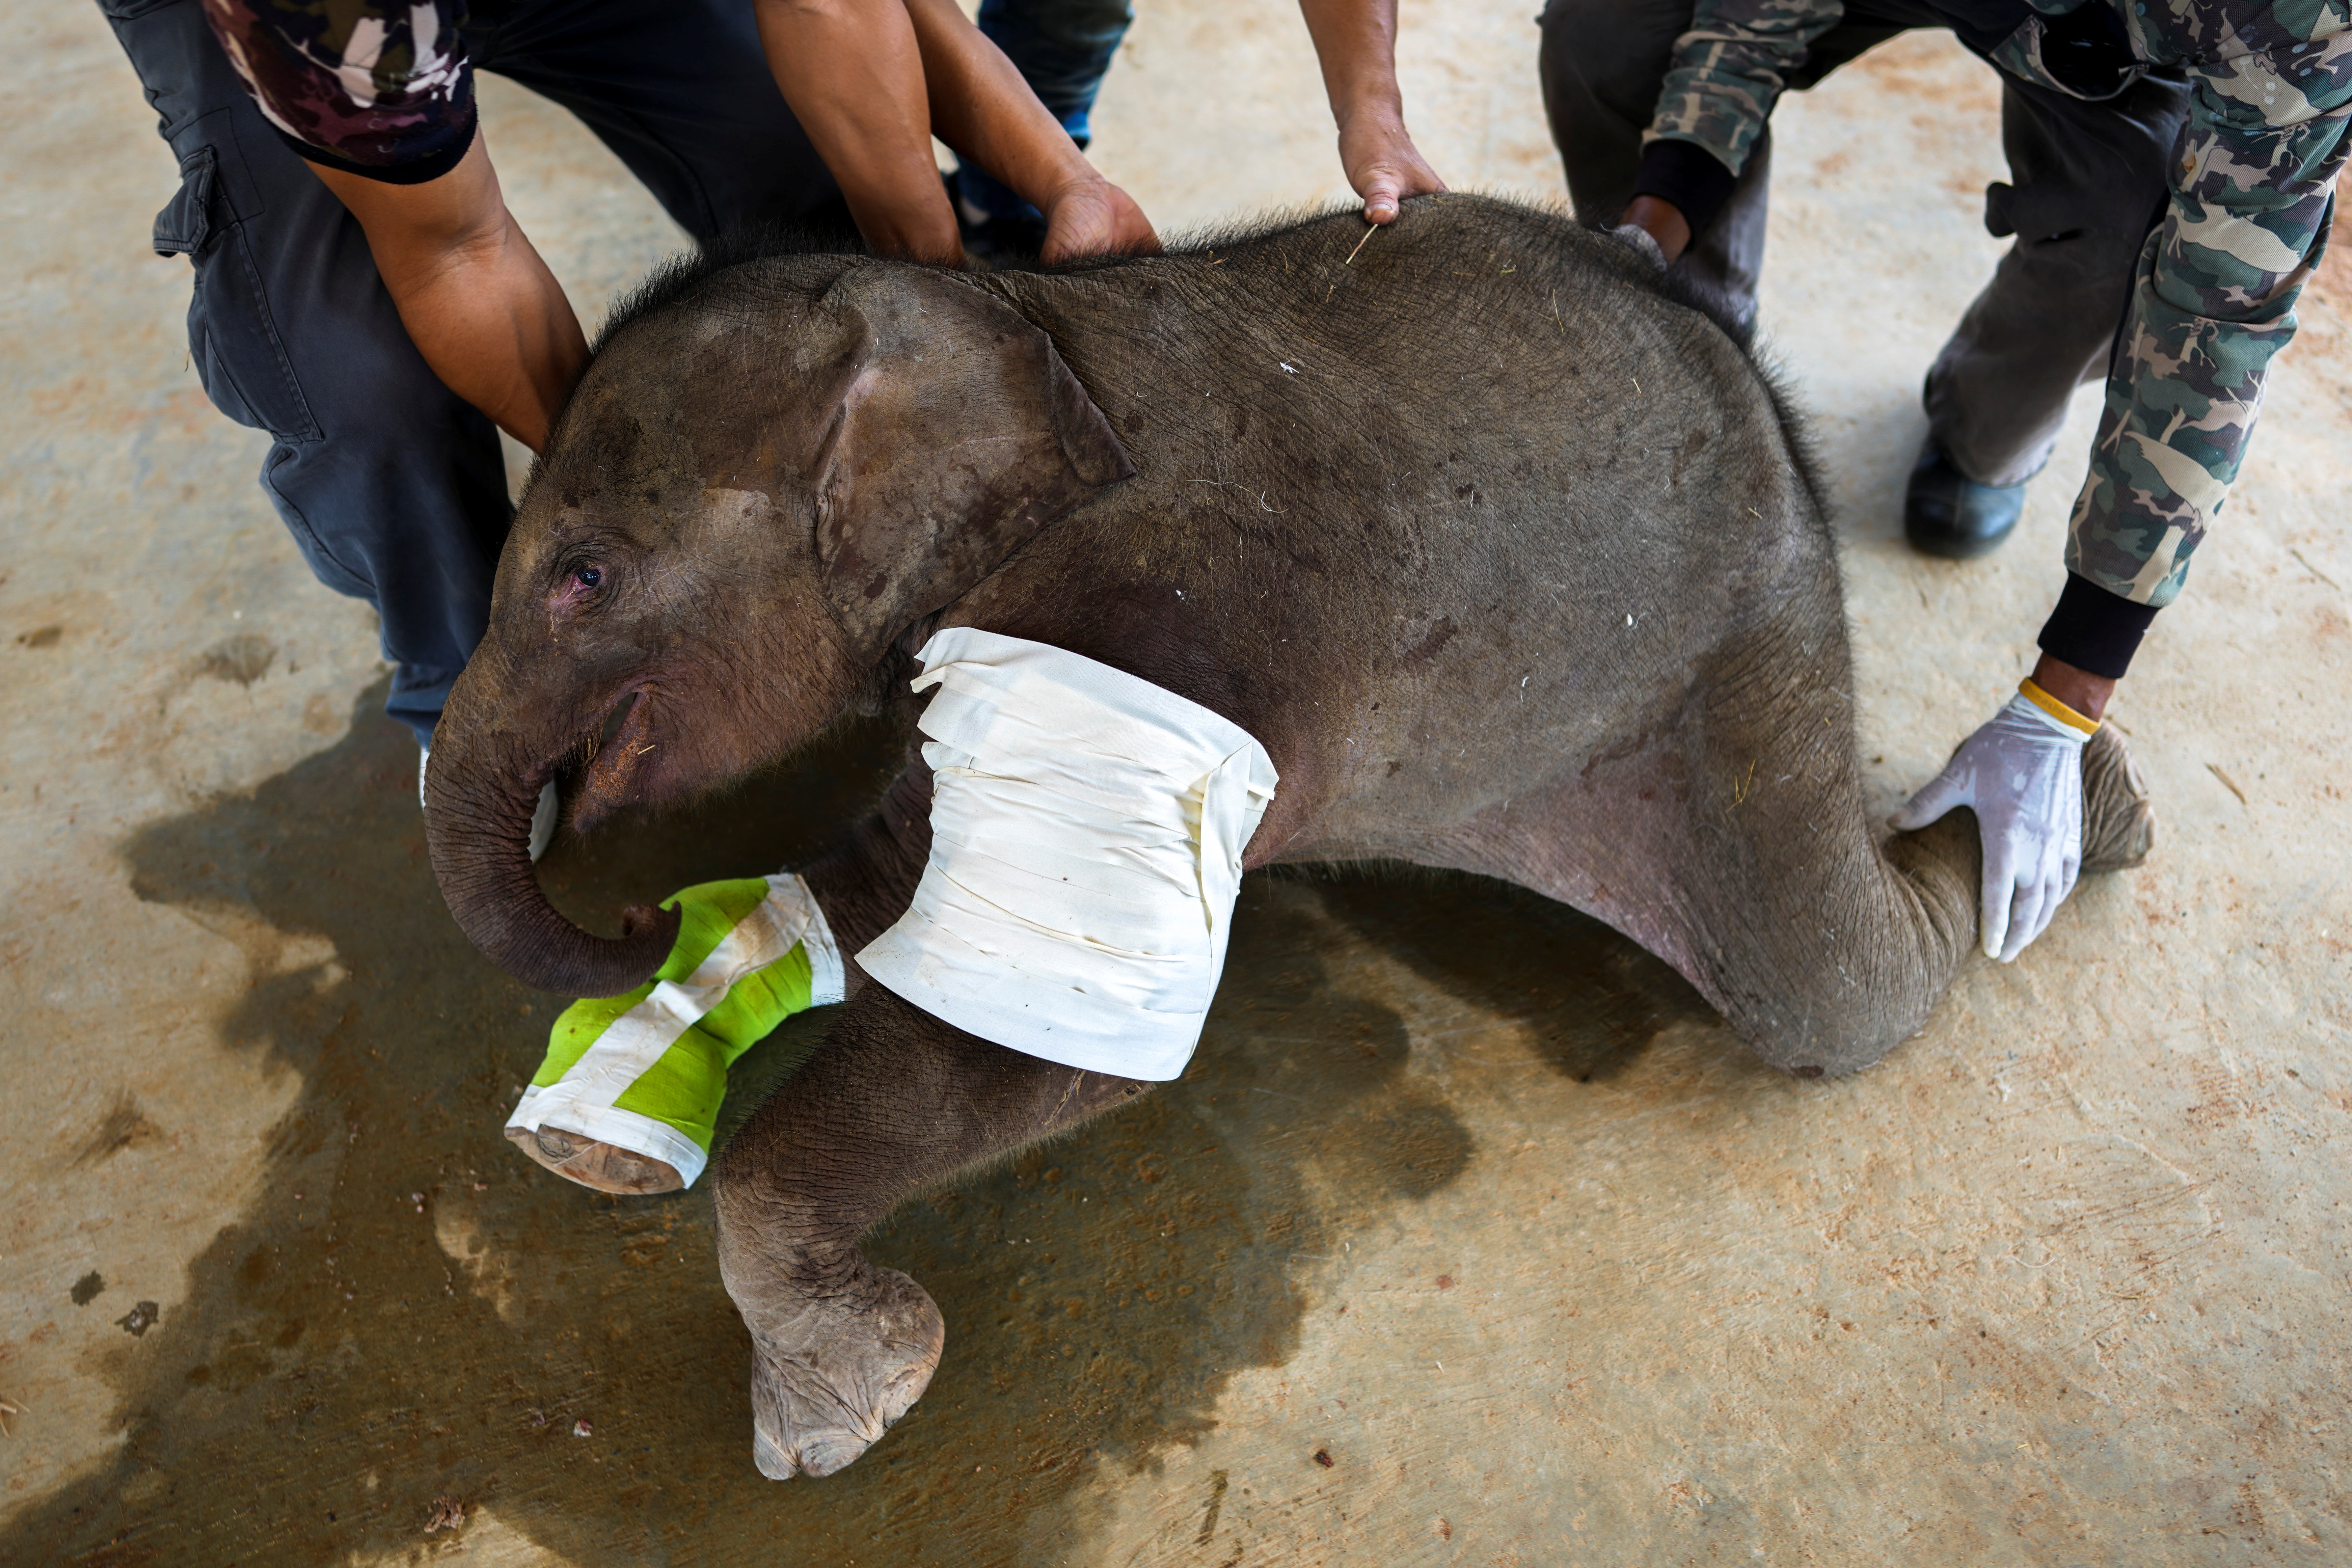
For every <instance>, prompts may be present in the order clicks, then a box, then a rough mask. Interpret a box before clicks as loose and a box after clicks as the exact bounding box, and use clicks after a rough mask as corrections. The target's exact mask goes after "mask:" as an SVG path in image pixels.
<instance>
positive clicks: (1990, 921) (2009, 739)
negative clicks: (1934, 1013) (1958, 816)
mask: <svg viewBox="0 0 2352 1568" xmlns="http://www.w3.org/2000/svg"><path fill="white" fill-rule="evenodd" d="M2029 684H2030V683H2029ZM2071 717H2072V718H2074V719H2075V720H2077V721H2080V723H2081V724H2082V725H2087V726H2088V727H2087V728H2083V727H2078V725H2077V724H2075V723H2070V722H2069V721H2068V720H2067V719H2066V718H2062V717H2060V716H2058V715H2056V714H2053V713H2052V712H2051V711H2050V710H2048V709H2047V708H2045V707H2043V706H2042V705H2040V704H2038V703H2036V702H2035V701H2034V700H2033V699H2032V698H2031V697H2029V696H2027V695H2026V694H2025V693H2024V692H2023V691H2020V692H2019V694H2018V695H2017V696H2015V697H2012V698H2011V699H2010V700H2009V704H2008V706H2006V707H2004V708H2003V709H2001V710H2000V712H1998V713H1996V714H1994V715H1993V716H1992V719H1991V721H1990V722H1988V723H1987V724H1985V725H1984V727H1983V728H1981V729H1979V731H1977V732H1976V733H1975V734H1973V735H1970V736H1969V738H1968V739H1967V740H1966V741H1963V742H1960V749H1959V750H1958V751H1957V752H1953V753H1952V760H1951V761H1950V762H1949V763H1946V764H1945V765H1944V771H1943V772H1942V773H1938V774H1937V775H1936V777H1935V778H1934V779H1932V780H1931V781H1929V783H1928V784H1927V787H1926V788H1925V789H1922V790H1921V791H1920V792H1919V793H1918V794H1916V795H1913V796H1912V797H1911V798H1910V800H1909V801H1908V802H1907V803H1906V804H1905V805H1904V807H1903V809H1902V810H1900V811H1898V812H1896V813H1895V818H1894V826H1895V827H1896V828H1898V829H1900V830H1902V831H1904V832H1911V831H1915V830H1916V829H1918V828H1922V827H1925V826H1927V825H1928V824H1929V823H1931V822H1935V821H1937V819H1939V818H1941V817H1942V816H1944V815H1945V814H1946V813H1947V812H1949V811H1950V810H1952V808H1953V807H1955V806H1961V805H1965V806H1967V807H1969V809H1970V810H1971V811H1974V812H1975V813H1976V816H1977V827H1978V830H1979V833H1980V834H1981V835H1982V836H1983V843H1984V890H1983V905H1982V909H1983V920H1982V932H1983V937H1984V950H1985V956H1986V957H1987V958H1996V959H1999V960H2000V962H2001V963H2010V962H2011V960H2013V959H2015V958H2016V957H2017V955H2018V954H2019V953H2021V952H2024V951H2025V947H2026V944H2027V943H2028V942H2032V940H2033V939H2034V938H2035V937H2038V936H2040V935H2041V934H2042V931H2044V930H2045V929H2047V927H2048V926H2049V924H2050V919H2051V917H2052V916H2053V915H2054V914H2056V913H2057V912H2058V906H2059V905H2060V904H2062V903H2063V902H2065V900H2066V895H2067V894H2069V893H2071V892H2073V891H2074V879H2075V878H2076V876H2077V875H2079V874H2080V873H2081V871H2082V868H2083V746H2084V742H2087V741H2089V740H2090V738H2091V735H2092V733H2093V731H2095V730H2096V729H2097V728H2098V726H2097V725H2096V724H2094V723H2091V722H2090V721H2088V720H2083V719H2082V717H2081V715H2079V714H2073V715H2071Z"/></svg>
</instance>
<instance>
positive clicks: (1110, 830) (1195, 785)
mask: <svg viewBox="0 0 2352 1568" xmlns="http://www.w3.org/2000/svg"><path fill="white" fill-rule="evenodd" d="M917 657H918V658H920V659H921V660H922V663H923V673H922V675H921V676H920V677H919V678H918V679H916V681H915V682H914V685H915V689H917V690H921V689H924V688H926V687H931V686H936V687H937V688H938V689H939V691H938V695H936V696H934V697H933V698H932V699H931V701H930V706H929V708H927V709H925V710H924V711H923V717H922V720H921V722H920V728H921V730H922V731H923V733H924V734H925V735H927V736H929V737H930V740H929V743H927V744H926V745H925V746H924V747H923V758H924V760H925V761H926V762H928V763H930V765H931V773H932V793H931V857H930V863H929V866H927V867H926V868H924V871H923V879H922V882H921V883H920V885H919V886H918V887H917V888H916V889H915V899H914V902H913V904H912V905H910V906H909V907H908V910H907V913H906V915H905V916H904V917H903V918H902V919H901V920H900V921H898V924H896V925H894V926H892V927H891V928H890V929H889V930H888V931H885V932H883V933H882V935H881V936H880V937H878V938H877V939H876V940H875V942H873V944H872V945H871V946H869V947H867V948H866V950H865V951H864V952H860V953H859V954H858V955H857V962H858V963H859V965H860V966H861V967H862V968H864V969H865V971H866V973H867V974H869V975H871V976H873V977H874V979H875V980H877V981H878V982H880V983H881V984H884V985H887V986H888V987H889V988H890V989H891V990H892V991H895V992H897V993H898V994H899V995H900V996H903V997H905V998H906V999H907V1000H908V1001H909V1002H911V1003H913V1004H914V1005H916V1006H918V1007H920V1008H921V1009H923V1011H925V1012H927V1013H929V1014H931V1015H932V1016H935V1017H939V1018H942V1019H945V1020H946V1021H947V1022H948V1023H950V1024H953V1025H954V1026H956V1027H958V1028H960V1029H964V1030H967V1031H969V1032H971V1033H972V1034H975V1035H978V1036H979V1037H981V1038H982V1039H984V1040H992V1041H994V1042H995V1043H996V1044H998V1045H1000V1046H1006V1047H1011V1048H1012V1049H1013V1050H1016V1051H1023V1052H1025V1053H1027V1054H1028V1055H1030V1056H1033V1057H1042V1058H1045V1060H1047V1061H1050V1062H1059V1063H1061V1064H1062V1065H1064V1066H1065V1067H1073V1068H1083V1069H1085V1070H1086V1071H1088V1072H1101V1073H1109V1074H1113V1075H1115V1076H1117V1077H1120V1078H1132V1079H1156V1080H1165V1079H1172V1078H1175V1077H1177V1076H1178V1075H1179V1074H1181V1072H1182V1071H1183V1070H1184V1064H1185V1063H1186V1062H1187V1061H1189V1060H1191V1059H1192V1048H1193V1047H1194V1046H1196V1045H1197V1044H1199V1042H1200V1038H1201V1026H1202V1021H1203V1020H1204V1019H1205V1018H1206V1017H1207V1016H1208V1011H1209V1002H1210V999H1211V998H1212V997H1213V995H1214V994H1216V989H1217V976H1218V974H1219V973H1221V972H1222V971H1223V968H1224V963H1225V942H1226V939H1227V937H1228V936H1229V935H1230V934H1231V929H1232V920H1233V910H1234V894H1235V893H1236V892H1237V891H1239V889H1240V885H1241V872H1242V849H1243V847H1244V846H1245V845H1246V844H1248V843H1249V839H1250V835H1251V834H1252V833H1254V832H1255V831H1256V829H1257V824H1258V819H1259V818H1260V817H1261V816H1264V815H1265V808H1266V804H1267V803H1268V802H1269V801H1271V800H1272V799H1273V798H1274V788H1275V784H1276V773H1275V770H1274V763H1273V762H1272V761H1271V760H1270V759H1269V758H1268V757H1267V756H1266V754H1265V747H1263V746H1261V745H1259V744H1258V743H1257V742H1256V741H1255V739H1254V738H1252V736H1251V735H1250V733H1249V732H1248V731H1245V730H1244V729H1242V728H1241V727H1240V726H1238V725H1236V724H1234V723H1232V722H1231V721H1227V720H1225V719H1222V718H1220V717H1218V716H1217V715H1216V714H1214V713H1212V712H1210V711H1209V710H1207V709H1205V708H1203V707H1202V706H1201V705H1200V704H1199V703H1197V702H1192V701H1188V700H1185V699H1183V698H1181V697H1179V696H1177V695H1176V694H1175V693H1173V692H1171V691H1167V690H1164V689H1161V688H1160V687H1157V686H1154V685H1152V684H1151V683H1150V681H1148V680H1142V679H1138V678H1137V677H1135V676H1132V675H1127V674H1123V673H1121V672H1120V671H1118V670H1116V669H1112V668H1109V667H1108V666H1107V665H1101V664H1097V663H1096V662H1095V661H1094V660H1092V659H1090V658H1080V657H1079V656H1078V655H1076V654H1074V653H1069V652H1066V651H1065V650H1064V649H1061V648H1057V647H1048V646H1046V645H1045V644H1044V643H1034V642H1025V641H1023V640H1022V639H1020V638H1018V637H998V636H996V635H995V634H993V633H992V632H983V631H979V630H976V629H975V628H972V627H970V626H956V627H952V628H950V629H949V630H947V631H943V632H940V634H939V635H938V636H936V637H932V638H931V639H930V641H929V642H927V643H925V644H924V645H923V647H922V651H921V652H920V653H919V655H918V656H917Z"/></svg>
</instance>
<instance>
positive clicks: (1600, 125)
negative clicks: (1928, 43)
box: [1541, 0, 2189, 485]
mask: <svg viewBox="0 0 2352 1568" xmlns="http://www.w3.org/2000/svg"><path fill="white" fill-rule="evenodd" d="M1691 10H1692V5H1691V0H1549V3H1548V4H1547V5H1546V6H1545V8H1544V13H1543V16H1542V19H1541V20H1542V26H1543V52H1542V75H1543V89H1544V107H1545V110H1546V111H1547V112H1548V113H1549V117H1550V120H1551V131H1552V139H1553V141H1554V142H1557V143H1558V145H1559V153H1560V159H1561V162H1562V163H1564V164H1565V165H1566V167H1567V172H1568V188H1569V195H1570V198H1571V199H1572V200H1573V201H1574V202H1575V204H1576V211H1577V216H1579V217H1580V218H1582V219H1584V220H1585V221H1587V222H1598V223H1602V224H1614V223H1615V222H1616V221H1617V218H1618V215H1619V214H1621V213H1622V211H1623V210H1624V207H1625V204H1626V203H1627V201H1628V200H1630V199H1631V196H1632V193H1633V177H1634V173H1635V169H1636V166H1637V165H1638V163H1640V160H1641V154H1642V134H1643V132H1644V131H1645V130H1647V129H1648V127H1649V124H1650V120H1651V116H1652V114H1653V113H1654V110H1656V107H1657V101H1658V90H1659V87H1660V85H1661V84H1662V83H1663V82H1664V79H1665V75H1666V70H1667V68H1668V65H1669V64H1670V62H1671V58H1672V56H1673V54H1674V47H1675V39H1676V38H1677V37H1680V36H1681V35H1682V34H1683V32H1684V31H1685V29H1687V28H1688V27H1689V26H1690V23H1691ZM1844 10H1845V19H1844V20H1843V22H1842V23H1840V24H1839V26H1836V27H1835V28H1833V29H1832V30H1831V31H1830V32H1829V33H1827V34H1826V35H1824V36H1823V37H1822V38H1821V39H1820V40H1819V41H1817V42H1816V43H1815V44H1814V45H1813V47H1812V49H1811V52H1810V54H1809V55H1808V57H1807V59H1806V62H1805V66H1804V68H1803V69H1802V71H1801V72H1800V73H1798V75H1797V76H1795V77H1794V78H1793V79H1791V80H1790V83H1789V86H1790V88H1792V89H1804V88H1808V87H1811V85H1813V83H1815V82H1817V81H1819V80H1821V79H1822V78H1823V77H1825V76H1827V75H1828V74H1829V73H1830V72H1831V71H1832V70H1834V69H1835V68H1837V67H1839V66H1841V65H1843V64H1845V63H1846V62H1847V61H1849V60H1852V59H1853V58H1856V57H1857V56H1859V55H1861V54H1862V53H1863V52H1864V50H1866V49H1869V48H1871V47H1874V46H1876V45H1878V44H1881V43H1884V42H1885V41H1886V40H1887V39H1889V38H1891V37H1895V35H1896V34H1897V33H1900V32H1904V31H1906V30H1907V29H1909V28H1912V27H1934V26H1943V25H1944V24H1943V22H1942V20H1941V18H1940V17H1939V16H1937V13H1936V12H1935V11H1934V10H1933V9H1932V8H1931V7H1929V6H1927V5H1923V4H1918V3H1917V0H1848V3H1847V5H1845V8H1844ZM1986 68H1987V69H1989V70H1991V69H1995V68H1994V67H1993V66H1991V65H1990V63H1988V64H1987V66H1986ZM2000 82H2001V116H2000V120H2001V125H2000V130H2001V148H2002V151H2003V153H2005V154H2006V155H2007V157H2008V160H2009V168H2010V179H2009V181H2008V182H2007V183H2002V184H1993V185H1992V186H1990V187H1989V188H1988V189H1987V191H1986V193H1985V226H1986V227H1987V229H1989V230H1990V232H1991V233H1992V234H1993V235H1994V236H1995V237H2004V238H2005V237H2010V236H2011V235H2014V236H2015V237H2016V240H2015V243H2014V244H2013V245H2011V247H2010V250H2009V253H2008V255H2006V256H2004V257H2003V258H2001V260H2000V265H1999V266H1998V267H1997V268H1995V269H1994V271H1993V276H1992V279H1991V281H1990V282H1989V283H1987V284H1986V286H1985V288H1984V290H1983V291H1982V292H1981V293H1979V295H1978V296H1977V297H1976V299H1975V300H1973V301H1972V302H1970V304H1969V308H1968V310H1966V311H1964V312H1963V313H1962V315H1961V317H1960V321H1959V324H1958V326H1957V327H1956V328H1955V329H1954V330H1953V332H1952V335H1951V337H1950V339H1949V340H1948V342H1946V343H1945V344H1944V347H1943V349H1942V351H1941V352H1940V353H1937V356H1936V360H1935V363H1934V365H1933V367H1932V368H1931V369H1930V370H1929V371H1928V373H1927V389H1926V395H1925V401H1926V405H1927V427H1928V434H1929V437H1931V438H1932V439H1933V440H1934V441H1935V442H1936V443H1937V445H1938V446H1939V447H1942V448H1943V449H1944V451H1945V452H1946V453H1947V454H1948V456H1949V457H1950V458H1951V459H1952V461H1953V462H1954V464H1955V465H1957V466H1958V468H1959V469H1960V471H1961V472H1962V473H1964V474H1966V475H1968V476H1969V478H1970V479H1975V480H1977V481H1978V482H1979V483H1980V484H1989V485H2009V484H2017V483H2021V482H2022V481H2023V480H2025V479H2029V478H2031V477H2032V475H2033V474H2034V473H2036V472H2037V471H2039V470H2040V468H2042V464H2044V463H2046V462H2047V461H2049V458H2050V451H2051V447H2052V446H2053V444H2054V443H2055V441H2056V440H2057V437H2058V429H2059V426H2061V425H2063V423H2064V422H2065V418H2066V405H2067V401H2068V399H2069V397H2070V396H2071V395H2073V393H2074V388H2075V387H2076V386H2078V385H2080V384H2083V383H2084V382H2086V381H2096V380H2101V379H2104V378H2105V374H2106V372H2107V364H2108V361H2109V358H2110V357H2111V355H2112V353H2113V350H2114V345H2115V338H2116V331H2117V329H2118V328H2119V326H2120V325H2121V323H2122V320H2123V314H2124V310H2125V307H2126V305H2127V304H2128V303H2129V300H2130V297H2131V289H2132V283H2133V278H2134V268H2135V267H2136V265H2137V261H2138V259H2139V254H2140V247H2141V244H2142V242H2143V241H2144V240H2145V239H2146V237H2147V233H2148V231H2149V230H2150V229H2152V228H2153V227H2154V226H2156V224H2157V223H2158V220H2159V219H2161V218H2162V216H2164V211H2165V202H2166V199H2167V195H2168V189H2167V186H2166V183H2165V174H2166V167H2165V166H2166V163H2167V161H2168V158H2169V156H2170V153H2171V151H2172V146H2173V142H2174V138H2175V137H2176V136H2177V135H2178V133H2179V129H2180V121H2181V117H2182V115H2183V113H2184V112H2185V111H2186V110H2187V108H2188V102H2189V89H2188V87H2187V86H2186V84H2185V83H2183V82H2182V81H2180V80H2179V79H2174V78H2168V77H2165V76H2159V75H2153V74H2152V75H2150V76H2147V77H2145V78H2143V79H2140V80H2139V81H2137V82H2136V83H2135V84H2134V85H2133V86H2131V87H2130V88H2128V89H2126V90H2125V91H2123V92H2121V93H2119V94H2117V95H2116V97H2114V98H2111V99H2106V100H2101V101H2099V102H2085V101H2084V100H2080V99H2074V98H2069V97H2067V96H2066V95H2065V94H2063V93H2061V92H2056V91H2053V90H2051V89H2047V88H2044V87H2041V86H2038V85H2036V84H2034V83H2032V82H2027V81H2023V80H2021V79H2018V78H2016V77H2014V76H2011V75H2010V74H2008V73H2007V72H2001V73H2000ZM1771 165H1772V143H1771V134H1770V132H1769V130H1768V131H1767V132H1765V134H1764V135H1763V136H1762V137H1761V138H1759V140H1758V142H1757V143H1756V146H1755V150H1754V151H1753V152H1752V153H1750V154H1749V155H1748V163H1747V166H1746V167H1745V168H1743V169H1742V170H1741V171H1740V174H1739V178H1738V183H1737V184H1736V185H1735V187H1734V189H1733V193H1732V195H1731V197H1730V199H1729V200H1728V201H1727V202H1726V203H1725V204H1724V205H1723V208H1722V210H1721V211H1720V212H1719V213H1718V214H1717V216H1716V217H1715V219H1714V221H1713V222H1712V223H1710V224H1709V225H1708V226H1707V228H1706V232H1705V233H1704V234H1699V235H1695V236H1693V237H1692V242H1691V247H1690V249H1689V250H1688V251H1687V252H1686V253H1685V256H1684V258H1683V259H1682V260H1681V261H1679V262H1678V263H1676V265H1677V267H1678V268H1681V269H1683V270H1684V271H1685V272H1686V273H1687V274H1688V275H1689V277H1690V278H1691V279H1692V280H1693V281H1694V282H1696V283H1698V284H1700V285H1701V286H1702V287H1705V288H1707V289H1711V290H1714V291H1716V292H1717V293H1719V294H1720V295H1721V296H1722V297H1723V298H1724V299H1725V300H1726V301H1727V303H1728V304H1729V305H1730V306H1731V307H1732V309H1733V310H1734V311H1735V313H1737V314H1738V316H1739V317H1740V318H1741V319H1742V320H1748V319H1751V318H1752V317H1753V314H1754V311H1755V309H1756V286H1757V280H1758V278H1759V274H1760V272H1761V269H1762V267H1763V261H1764V220H1765V212H1766V204H1767V199H1768V194H1769V186H1770V183H1771Z"/></svg>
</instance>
